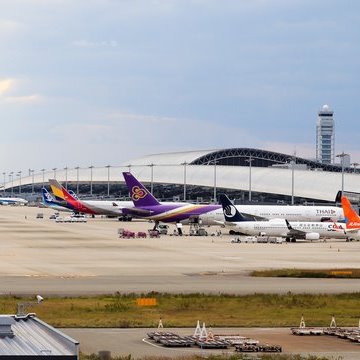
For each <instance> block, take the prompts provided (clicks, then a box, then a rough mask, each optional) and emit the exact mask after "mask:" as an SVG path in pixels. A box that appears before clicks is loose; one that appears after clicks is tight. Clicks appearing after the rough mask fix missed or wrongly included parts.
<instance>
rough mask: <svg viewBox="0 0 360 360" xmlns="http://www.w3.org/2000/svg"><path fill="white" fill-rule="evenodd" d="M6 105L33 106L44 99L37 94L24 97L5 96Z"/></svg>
mask: <svg viewBox="0 0 360 360" xmlns="http://www.w3.org/2000/svg"><path fill="white" fill-rule="evenodd" d="M4 100H5V101H6V102H7V103H11V104H34V103H39V102H41V101H43V100H44V97H43V96H41V95H38V94H34V95H25V96H7V97H5V98H4Z"/></svg>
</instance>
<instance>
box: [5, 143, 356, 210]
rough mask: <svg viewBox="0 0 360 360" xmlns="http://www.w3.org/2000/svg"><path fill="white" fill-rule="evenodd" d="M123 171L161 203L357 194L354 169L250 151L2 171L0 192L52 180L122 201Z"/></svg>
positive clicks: (34, 188) (27, 189)
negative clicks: (227, 196) (341, 192)
mask: <svg viewBox="0 0 360 360" xmlns="http://www.w3.org/2000/svg"><path fill="white" fill-rule="evenodd" d="M124 171H130V172H132V173H133V174H134V175H135V176H136V177H138V179H139V180H140V181H142V182H144V183H145V184H146V185H147V186H148V188H149V190H151V191H152V192H153V193H154V195H155V196H157V197H159V198H160V199H163V200H165V199H166V200H172V199H175V200H184V199H185V200H188V201H190V200H191V201H198V202H209V201H214V199H217V198H218V194H219V193H221V192H226V193H229V194H230V195H231V197H233V198H236V199H238V201H239V202H248V201H249V200H251V201H252V202H259V203H260V202H261V203H268V202H272V203H291V202H292V201H293V202H294V203H304V202H334V200H335V197H336V194H337V192H338V191H339V190H341V189H342V186H343V188H344V190H346V191H349V192H356V193H360V181H359V180H360V177H359V172H358V171H357V169H354V168H349V167H344V168H342V167H341V166H339V165H334V164H324V163H321V162H318V161H314V160H309V159H304V158H301V157H297V156H292V155H287V154H282V153H277V152H273V151H268V150H261V149H253V148H229V149H213V150H199V151H183V152H172V153H162V154H153V155H147V156H143V157H140V158H137V159H133V160H129V161H127V162H125V163H123V164H121V165H118V166H110V165H107V166H104V167H93V166H87V167H77V168H72V169H70V168H62V169H58V168H53V169H51V170H45V169H42V170H41V171H40V172H37V173H36V172H34V171H32V170H31V171H30V172H29V174H28V176H25V177H24V176H23V177H21V176H19V174H18V176H16V178H15V177H14V173H13V174H12V176H11V177H10V176H9V175H8V177H7V176H6V175H7V174H5V173H3V175H4V189H5V191H6V192H7V194H8V195H9V194H10V193H12V194H13V195H14V196H15V195H16V196H18V195H19V193H21V194H22V195H23V196H26V194H25V193H27V194H29V193H38V192H39V190H40V188H41V187H42V186H43V185H45V186H46V184H47V183H48V179H49V178H56V179H57V180H58V181H60V182H62V183H63V184H64V185H65V186H68V187H69V188H71V189H72V190H74V191H77V192H78V193H79V194H80V196H81V197H89V196H93V197H95V196H99V195H101V196H102V197H108V196H109V197H111V198H115V197H117V198H125V197H126V196H127V195H128V192H127V189H126V188H125V185H124V181H123V177H122V172H124ZM20 175H21V173H20Z"/></svg>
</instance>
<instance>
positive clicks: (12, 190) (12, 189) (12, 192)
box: [9, 171, 14, 197]
mask: <svg viewBox="0 0 360 360" xmlns="http://www.w3.org/2000/svg"><path fill="white" fill-rule="evenodd" d="M13 175H14V172H13V171H12V172H11V173H10V174H9V178H11V197H13V196H14V177H13Z"/></svg>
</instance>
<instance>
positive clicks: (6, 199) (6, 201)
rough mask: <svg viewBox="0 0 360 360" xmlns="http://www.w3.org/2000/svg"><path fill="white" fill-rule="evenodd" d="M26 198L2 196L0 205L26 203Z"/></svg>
mask: <svg viewBox="0 0 360 360" xmlns="http://www.w3.org/2000/svg"><path fill="white" fill-rule="evenodd" d="M27 203H28V201H27V200H25V199H23V198H17V197H15V198H14V197H2V198H0V205H26V204H27Z"/></svg>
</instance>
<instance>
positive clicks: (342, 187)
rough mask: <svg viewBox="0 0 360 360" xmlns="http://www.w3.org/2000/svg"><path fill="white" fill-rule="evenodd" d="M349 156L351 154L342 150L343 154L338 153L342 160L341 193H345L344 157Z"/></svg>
mask: <svg viewBox="0 0 360 360" xmlns="http://www.w3.org/2000/svg"><path fill="white" fill-rule="evenodd" d="M345 156H349V154H346V153H344V152H342V153H341V154H337V155H336V157H338V158H340V159H341V160H340V161H341V195H343V194H344V157H345Z"/></svg>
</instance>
